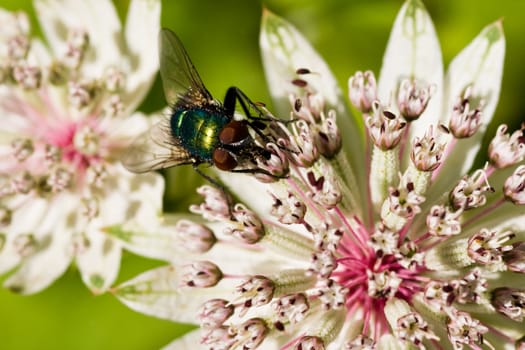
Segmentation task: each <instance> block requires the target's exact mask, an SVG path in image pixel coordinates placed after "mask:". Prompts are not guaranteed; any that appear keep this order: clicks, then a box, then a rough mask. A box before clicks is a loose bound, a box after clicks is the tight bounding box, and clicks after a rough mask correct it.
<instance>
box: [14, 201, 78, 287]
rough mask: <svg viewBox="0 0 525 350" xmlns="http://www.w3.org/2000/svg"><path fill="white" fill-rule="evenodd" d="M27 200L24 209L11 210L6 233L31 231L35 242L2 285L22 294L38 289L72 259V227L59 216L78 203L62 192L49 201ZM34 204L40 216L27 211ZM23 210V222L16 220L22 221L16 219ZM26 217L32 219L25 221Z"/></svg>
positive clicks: (54, 277)
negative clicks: (13, 213) (9, 229)
mask: <svg viewBox="0 0 525 350" xmlns="http://www.w3.org/2000/svg"><path fill="white" fill-rule="evenodd" d="M31 202H33V203H31V204H32V205H29V206H28V208H26V210H25V211H17V212H16V213H15V221H14V222H13V224H14V226H13V231H11V232H10V234H15V232H17V231H18V230H22V231H19V232H17V236H18V237H20V235H21V234H29V233H31V234H32V235H33V239H34V240H35V243H34V246H33V247H31V248H29V249H31V250H33V249H34V252H31V253H29V255H28V256H27V257H26V258H25V259H24V258H23V259H22V260H21V261H20V263H21V266H20V268H19V269H18V270H17V271H16V272H15V273H14V274H13V275H11V276H10V277H9V278H8V279H7V280H6V281H5V284H4V285H5V286H6V287H7V288H10V289H12V290H14V291H17V292H19V293H22V294H31V293H36V292H39V291H41V290H42V289H44V288H46V287H47V286H49V285H50V284H51V283H52V282H53V281H55V280H56V279H57V278H58V277H59V276H61V275H62V274H63V273H64V271H65V270H66V269H67V267H68V266H69V263H70V262H71V259H72V256H71V250H70V248H71V246H70V242H71V234H72V231H73V230H74V227H72V226H71V224H70V223H69V222H68V220H63V219H62V218H63V217H64V216H66V217H67V216H68V215H74V211H72V210H71V208H75V206H76V205H77V204H78V200H77V199H76V198H75V197H73V196H71V195H67V194H64V195H62V196H61V200H60V201H56V202H53V203H47V201H45V200H37V199H35V200H32V201H31ZM38 207H40V208H39V209H40V214H41V215H38V211H35V212H32V211H28V210H27V209H30V208H33V209H37V208H38ZM44 208H46V209H47V210H46V211H44V210H43V209H44ZM23 213H25V214H26V215H24V221H26V223H24V224H22V223H21V222H20V221H22V220H19V219H17V218H16V216H19V215H20V214H23ZM33 215H34V216H33ZM28 218H31V219H33V220H28ZM35 219H36V220H35ZM24 229H31V230H27V231H26V230H24ZM15 239H16V238H15Z"/></svg>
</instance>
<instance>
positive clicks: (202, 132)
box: [170, 108, 231, 163]
mask: <svg viewBox="0 0 525 350" xmlns="http://www.w3.org/2000/svg"><path fill="white" fill-rule="evenodd" d="M230 121H231V117H229V116H227V115H225V114H222V113H220V111H216V112H211V111H208V110H205V109H200V108H195V109H188V110H185V109H178V110H175V111H173V114H172V115H171V120H170V124H171V125H170V126H171V133H172V135H173V137H175V138H176V139H177V140H179V142H180V145H181V146H182V147H183V148H184V149H185V150H187V151H188V152H189V153H190V154H191V155H192V156H193V157H194V158H195V159H196V160H198V161H204V162H208V163H212V162H213V151H214V150H215V149H216V148H217V146H219V145H220V141H219V133H220V132H221V130H222V129H223V128H224V126H225V125H226V124H227V123H228V122H230Z"/></svg>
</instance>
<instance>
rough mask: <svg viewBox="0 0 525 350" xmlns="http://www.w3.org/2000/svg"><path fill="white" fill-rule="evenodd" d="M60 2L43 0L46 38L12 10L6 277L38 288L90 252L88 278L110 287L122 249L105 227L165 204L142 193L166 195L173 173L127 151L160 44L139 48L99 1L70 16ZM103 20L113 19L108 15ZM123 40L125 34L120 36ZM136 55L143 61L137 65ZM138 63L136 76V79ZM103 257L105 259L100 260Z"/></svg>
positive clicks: (0, 179) (1, 189)
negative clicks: (159, 171) (142, 167)
mask: <svg viewBox="0 0 525 350" xmlns="http://www.w3.org/2000/svg"><path fill="white" fill-rule="evenodd" d="M48 6H51V7H52V6H53V5H52V4H49V3H47V2H35V7H36V10H37V12H38V13H39V15H40V14H41V18H39V20H41V22H42V23H43V26H42V28H41V29H42V30H41V32H42V34H43V36H44V37H43V38H42V39H44V40H39V39H35V38H33V37H32V36H31V35H30V28H29V21H28V20H27V17H26V16H25V15H24V14H22V13H10V12H8V11H5V10H2V14H1V17H2V35H0V59H1V62H2V63H1V66H2V67H1V68H0V71H1V72H0V88H1V89H0V90H1V91H0V94H1V98H0V111H1V112H2V115H3V116H4V118H3V121H2V127H1V129H2V136H4V137H3V138H2V140H0V144H1V145H0V146H1V147H0V148H1V149H2V156H1V157H0V201H1V203H0V208H2V209H4V208H5V210H3V213H5V214H4V215H0V217H2V216H3V217H2V219H1V220H0V221H2V224H5V226H2V232H7V236H8V237H10V238H9V239H8V240H7V241H6V242H5V245H6V248H7V249H3V250H1V251H0V255H1V256H0V260H1V261H2V262H3V263H5V264H6V265H2V266H0V270H2V271H4V272H5V271H12V273H11V274H10V276H9V277H8V278H7V279H6V280H5V282H4V284H5V285H6V286H8V287H10V288H14V287H16V289H17V291H19V292H22V293H36V292H38V291H41V290H42V289H44V288H46V287H47V286H49V285H50V284H51V283H53V282H54V281H55V280H57V279H58V277H59V276H60V275H61V274H62V273H63V272H64V271H65V270H66V267H67V266H68V264H70V263H71V262H72V261H73V260H74V259H77V258H78V260H77V266H78V267H79V271H80V272H81V274H82V277H83V281H84V282H85V283H86V284H87V285H88V286H89V287H90V288H92V289H93V291H96V292H101V291H103V290H105V289H107V288H109V286H110V285H111V284H112V283H113V280H114V279H115V278H116V273H115V271H117V270H118V264H119V263H120V250H121V245H119V244H116V242H115V241H113V240H110V238H108V237H104V234H103V230H102V227H104V226H109V225H114V224H115V223H116V221H127V220H133V221H134V222H135V223H137V224H138V223H139V222H140V223H141V225H142V224H144V223H145V222H144V221H145V220H146V219H145V218H146V216H141V215H140V214H141V213H142V210H144V209H145V208H150V207H151V206H156V207H158V206H159V204H157V203H158V201H156V200H152V199H151V200H150V201H149V202H147V201H144V203H140V204H138V205H137V200H136V199H133V198H132V197H134V196H137V193H138V192H140V191H143V190H144V188H145V187H146V186H147V188H148V196H150V197H151V198H152V197H153V196H155V195H158V196H160V191H161V190H162V189H161V186H158V185H157V184H160V182H161V181H162V180H161V179H160V178H158V177H157V175H154V174H147V175H138V176H136V175H133V174H131V173H129V172H128V171H127V170H126V169H124V167H123V166H122V165H121V164H120V163H119V161H118V160H119V158H120V157H121V156H122V154H123V152H125V151H126V149H127V148H128V147H129V145H130V143H131V142H132V140H133V139H134V138H135V137H136V136H138V133H140V132H142V131H145V128H146V127H147V124H148V122H147V120H146V118H145V116H141V115H139V114H135V115H134V116H131V115H130V114H131V112H133V111H134V108H135V106H137V105H138V104H139V102H140V99H142V97H143V95H144V93H145V89H144V92H141V91H140V90H143V86H146V85H148V84H149V82H150V80H151V79H153V75H154V74H155V68H154V67H148V66H149V65H150V64H149V63H148V62H147V60H144V57H146V55H148V56H149V53H146V51H148V50H142V49H137V47H135V49H134V50H137V52H134V54H133V57H132V58H131V57H127V54H128V53H129V50H128V48H127V47H129V46H128V45H127V43H126V41H127V40H126V38H125V36H124V35H123V32H120V29H119V28H120V26H119V25H117V26H116V27H115V28H117V29H119V30H117V31H115V32H113V33H112V34H111V39H107V38H105V37H103V36H102V34H101V33H102V32H104V30H102V31H97V30H94V29H95V28H94V27H93V26H92V24H93V23H95V22H93V20H94V19H92V18H89V17H90V14H89V13H87V14H84V13H83V14H81V15H80V14H75V13H71V14H70V16H68V21H67V23H66V22H63V21H62V19H60V18H56V17H55V16H52V15H51V12H52V11H53V10H51V9H50V8H47V7H48ZM88 6H91V5H88ZM108 6H111V4H109V3H108ZM130 7H132V6H130ZM154 7H155V6H152V8H154ZM40 10H41V11H40ZM107 12H108V13H107V15H108V16H110V17H112V16H114V18H110V17H108V18H107V19H108V20H109V21H110V22H111V23H116V22H118V18H116V13H115V12H114V11H107ZM143 15H144V17H143V18H141V23H144V28H146V27H149V26H150V25H152V26H153V27H158V24H155V19H154V18H155V17H156V14H154V13H146V12H144V13H143ZM78 16H81V17H82V19H83V20H82V21H80V20H77V19H78V18H79V17H78ZM128 20H129V24H130V25H132V23H133V22H136V19H131V18H130V17H128ZM50 21H51V22H52V23H51V22H50ZM157 22H158V20H157ZM97 25H101V26H102V27H104V24H102V22H100V21H99V22H97ZM37 32H40V30H37ZM126 32H127V31H126ZM50 34H51V35H52V37H48V35H50ZM92 39H93V40H92ZM115 40H116V41H118V42H121V43H122V44H123V46H122V47H120V48H118V49H117V48H113V46H112V44H110V43H113V44H114V43H115V42H116V41H115ZM44 42H49V43H52V45H50V46H46V45H45V44H44ZM99 44H100V46H99ZM140 46H142V47H144V45H143V44H142V43H141V44H140ZM101 50H104V51H103V52H101ZM149 51H151V50H149ZM142 55H144V56H142ZM131 59H132V60H134V62H136V63H137V64H133V72H131V71H130V69H129V65H128V63H129V62H130V60H131ZM110 62H114V63H113V64H112V63H110ZM115 64H119V65H120V64H121V66H119V67H121V68H122V71H119V73H120V74H117V73H116V72H113V73H111V72H108V73H104V72H106V71H107V70H108V68H109V67H108V66H111V65H115ZM151 65H152V66H153V65H154V63H152V64H151ZM148 70H151V72H148ZM135 73H136V74H137V75H135ZM129 74H132V75H133V76H132V79H131V80H132V81H133V86H131V85H130V84H126V76H128V78H129ZM135 100H136V101H135ZM123 106H126V113H123V112H124V111H125V109H124V108H123ZM128 106H129V107H128ZM109 110H111V111H109ZM159 181H160V182H159ZM146 183H147V184H146ZM152 203H153V204H152ZM133 205H134V206H135V208H132V209H133V210H131V209H130V207H131V206H133ZM157 209H158V208H157ZM132 216H133V218H132V219H130V217H132ZM150 218H151V216H149V217H148V219H147V220H148V221H151V220H150ZM93 242H97V244H91V243H93ZM102 242H105V243H104V244H102ZM98 243H100V244H98ZM2 254H12V256H10V257H9V258H7V259H6V255H2ZM93 259H95V260H97V259H99V260H97V264H96V267H94V266H92V262H93V261H95V260H93ZM28 266H30V267H28ZM42 269H45V273H44V272H42V271H43V270H42ZM95 270H96V271H95Z"/></svg>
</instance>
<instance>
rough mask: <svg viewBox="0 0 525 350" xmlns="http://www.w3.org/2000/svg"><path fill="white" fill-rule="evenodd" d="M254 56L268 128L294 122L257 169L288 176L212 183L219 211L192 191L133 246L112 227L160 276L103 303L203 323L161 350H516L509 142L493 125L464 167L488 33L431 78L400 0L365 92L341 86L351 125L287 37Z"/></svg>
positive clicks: (427, 28) (516, 199)
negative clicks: (268, 97)
mask: <svg viewBox="0 0 525 350" xmlns="http://www.w3.org/2000/svg"><path fill="white" fill-rule="evenodd" d="M260 43H261V49H262V55H263V61H264V64H265V69H266V76H267V79H268V82H269V85H270V91H271V93H272V96H273V98H274V106H275V110H276V112H277V113H276V115H278V116H280V117H281V118H286V116H289V115H291V116H292V117H293V118H294V119H296V120H297V121H296V122H294V123H290V124H287V125H286V126H285V125H278V129H276V130H275V134H276V135H277V136H276V137H278V140H277V143H278V144H279V145H281V146H284V147H282V148H279V147H275V146H274V145H272V144H268V145H267V149H268V150H270V151H271V152H272V153H273V156H272V158H271V159H270V160H268V162H267V163H266V164H262V165H261V166H264V169H265V170H266V171H268V172H269V173H271V174H276V175H279V176H282V175H286V174H288V177H287V178H285V179H277V178H272V177H269V176H266V175H262V176H260V174H255V175H253V176H252V175H238V174H237V175H235V174H231V173H220V176H221V179H222V180H223V181H224V183H225V184H226V185H227V187H228V189H230V190H231V191H232V193H233V194H234V195H235V196H236V197H235V198H236V200H235V201H233V204H231V203H230V200H229V199H228V198H227V197H226V196H225V193H224V192H222V191H221V190H219V189H216V188H214V187H211V186H205V187H203V188H201V189H200V191H199V192H200V194H201V195H202V196H203V197H204V202H203V204H201V205H195V206H192V207H191V208H190V210H191V211H192V212H193V213H194V214H196V215H194V216H190V215H180V216H174V217H171V216H169V217H167V220H168V222H167V223H169V220H173V225H171V226H169V225H166V226H163V227H160V228H158V229H156V230H155V229H153V230H151V232H152V234H150V235H148V236H147V237H144V235H142V234H141V233H140V232H134V230H133V228H127V229H125V228H122V227H118V226H115V227H113V228H112V230H110V232H111V231H112V232H114V233H115V235H116V236H119V237H124V239H123V241H124V242H126V244H129V245H131V246H134V247H136V249H137V250H138V251H142V252H143V253H144V254H150V255H151V254H152V252H157V253H156V254H157V255H164V256H166V257H168V258H170V260H171V263H172V264H171V265H170V266H166V267H160V268H157V269H155V270H151V271H147V272H145V273H143V274H142V275H139V276H137V277H136V278H135V279H132V280H130V281H128V282H125V283H123V284H122V285H120V286H118V287H115V289H114V290H113V292H114V293H115V295H116V296H117V297H118V298H119V299H120V300H122V301H123V302H124V303H125V304H127V305H128V306H130V307H131V308H133V309H135V310H138V311H140V312H143V313H146V314H150V315H154V316H157V317H162V318H167V319H171V320H174V321H178V322H186V323H194V324H198V325H200V329H198V330H195V331H193V332H191V333H189V334H187V335H186V336H184V337H182V338H181V339H177V340H175V341H174V342H173V343H171V344H170V345H169V346H168V347H167V348H169V349H177V350H182V349H256V348H257V349H297V350H304V349H308V350H320V349H333V350H340V349H414V348H420V349H424V348H435V349H463V348H465V347H469V348H473V349H482V348H483V349H504V348H506V349H511V348H523V346H524V345H523V339H524V336H525V325H524V323H523V319H524V315H525V287H524V286H525V274H524V273H525V268H524V266H525V260H524V259H525V253H524V252H525V248H524V245H525V214H524V213H525V211H524V207H523V206H522V205H523V204H524V193H525V175H524V174H525V171H524V168H523V166H524V165H523V160H524V141H525V140H524V137H523V130H519V131H516V132H515V133H513V134H511V135H508V134H507V130H506V127H501V128H500V129H499V130H498V134H497V135H496V137H495V139H494V140H493V142H492V143H491V146H490V149H489V151H488V154H485V155H486V156H487V158H488V159H489V161H488V162H487V164H486V165H484V166H482V167H481V168H477V167H476V166H474V165H473V164H474V158H475V157H476V155H477V154H478V151H480V143H481V138H482V136H483V133H484V131H485V130H486V126H487V124H488V123H489V122H490V120H491V119H492V116H493V113H494V110H495V106H496V103H497V101H498V96H499V92H500V84H501V78H502V71H503V58H504V51H505V39H504V35H503V30H502V24H501V22H499V21H498V22H495V23H493V24H491V25H489V26H487V27H486V28H484V29H483V30H482V31H481V33H480V34H479V35H478V36H477V37H476V38H475V39H474V40H473V41H472V42H471V43H470V44H469V45H468V46H467V47H466V48H465V49H464V50H463V51H461V52H460V53H459V55H458V56H457V57H456V58H455V59H454V60H453V61H452V62H451V64H450V66H449V67H448V70H447V72H446V73H444V69H443V63H442V59H441V51H440V47H439V44H438V40H437V37H436V34H435V31H434V28H433V24H432V21H431V19H430V17H429V15H428V13H427V11H426V9H425V7H424V6H423V4H422V3H421V2H420V1H419V0H407V1H406V2H405V4H404V5H403V7H402V9H401V11H400V12H399V14H398V16H397V19H396V21H395V24H394V27H393V30H392V33H391V36H390V40H389V43H388V47H387V49H386V53H385V56H384V61H383V67H382V69H381V72H380V75H379V79H377V82H376V79H375V77H374V74H373V73H372V72H365V73H357V74H356V75H354V76H353V77H352V78H351V79H350V81H349V97H350V100H351V101H352V103H353V104H354V107H355V109H356V112H357V113H356V114H357V115H358V117H356V118H354V117H352V116H351V114H350V113H349V110H348V108H347V105H346V102H345V100H344V99H343V97H342V94H341V92H340V90H339V88H338V87H337V84H336V80H335V79H334V77H333V76H332V74H331V72H330V70H329V69H328V67H327V65H326V64H325V63H324V62H323V61H322V59H321V58H320V57H319V55H318V54H317V53H316V52H315V51H314V50H313V49H312V47H311V46H310V45H309V44H308V43H307V41H306V40H305V39H304V38H303V36H301V34H300V33H299V32H298V31H297V30H296V29H295V28H294V27H293V26H291V25H290V24H288V23H287V22H286V21H284V20H283V19H281V18H278V17H277V16H275V15H273V14H271V13H269V12H267V11H266V12H265V14H264V17H263V22H262V30H261V37H260ZM360 119H361V120H360ZM336 121H337V123H336ZM362 125H364V128H362V127H361V126H362ZM361 129H363V131H364V133H362V132H361ZM286 149H288V150H291V152H288V154H286V153H287V152H285V151H283V150H286ZM481 152H484V151H481ZM188 235H191V237H192V240H194V243H192V242H190V240H189V239H187V237H188ZM198 344H200V345H198Z"/></svg>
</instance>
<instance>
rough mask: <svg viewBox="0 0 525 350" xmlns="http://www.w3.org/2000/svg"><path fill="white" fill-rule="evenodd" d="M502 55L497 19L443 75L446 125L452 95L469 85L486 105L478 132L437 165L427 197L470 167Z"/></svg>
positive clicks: (491, 106) (492, 102) (490, 110)
mask: <svg viewBox="0 0 525 350" xmlns="http://www.w3.org/2000/svg"><path fill="white" fill-rule="evenodd" d="M504 56H505V37H504V34H503V29H502V26H501V22H499V21H498V22H495V23H493V24H491V25H489V26H487V27H485V28H484V29H483V30H482V31H481V33H480V34H479V35H478V36H477V37H476V38H475V39H474V40H473V41H472V42H471V43H470V44H469V45H468V46H467V47H466V48H465V49H463V51H461V52H460V53H459V54H458V56H456V58H455V59H454V60H453V61H452V63H451V64H450V67H449V69H448V72H447V77H446V89H445V90H446V103H445V107H444V108H445V110H444V111H443V112H442V116H443V118H444V120H443V122H445V125H448V120H449V118H450V115H451V111H452V107H453V104H454V103H455V99H456V98H458V96H460V95H462V92H463V91H464V90H465V89H466V88H467V87H468V86H471V87H472V96H477V97H482V98H483V99H484V100H485V107H484V108H483V109H482V125H481V126H480V129H479V130H478V132H477V133H476V134H474V136H472V137H470V138H468V139H462V140H458V142H457V143H456V145H455V146H454V149H453V151H452V152H450V153H449V154H448V156H447V157H446V159H445V162H444V163H443V164H442V165H441V168H440V169H438V171H439V175H440V176H438V177H437V178H436V181H435V183H434V184H433V185H432V187H431V192H429V194H428V196H429V197H430V198H437V196H440V195H441V194H442V193H443V192H444V191H445V190H446V189H447V188H448V187H450V184H451V183H454V182H455V181H457V180H458V179H459V178H460V177H461V176H463V175H464V174H466V173H467V172H468V171H469V170H470V169H471V167H472V163H473V161H474V159H475V157H476V155H477V153H478V151H479V149H480V147H481V140H482V138H483V135H484V132H485V129H486V127H487V124H488V123H489V122H490V120H491V119H492V116H493V114H494V110H495V108H496V104H497V102H498V98H499V93H500V89H501V79H502V75H503V63H504Z"/></svg>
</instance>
